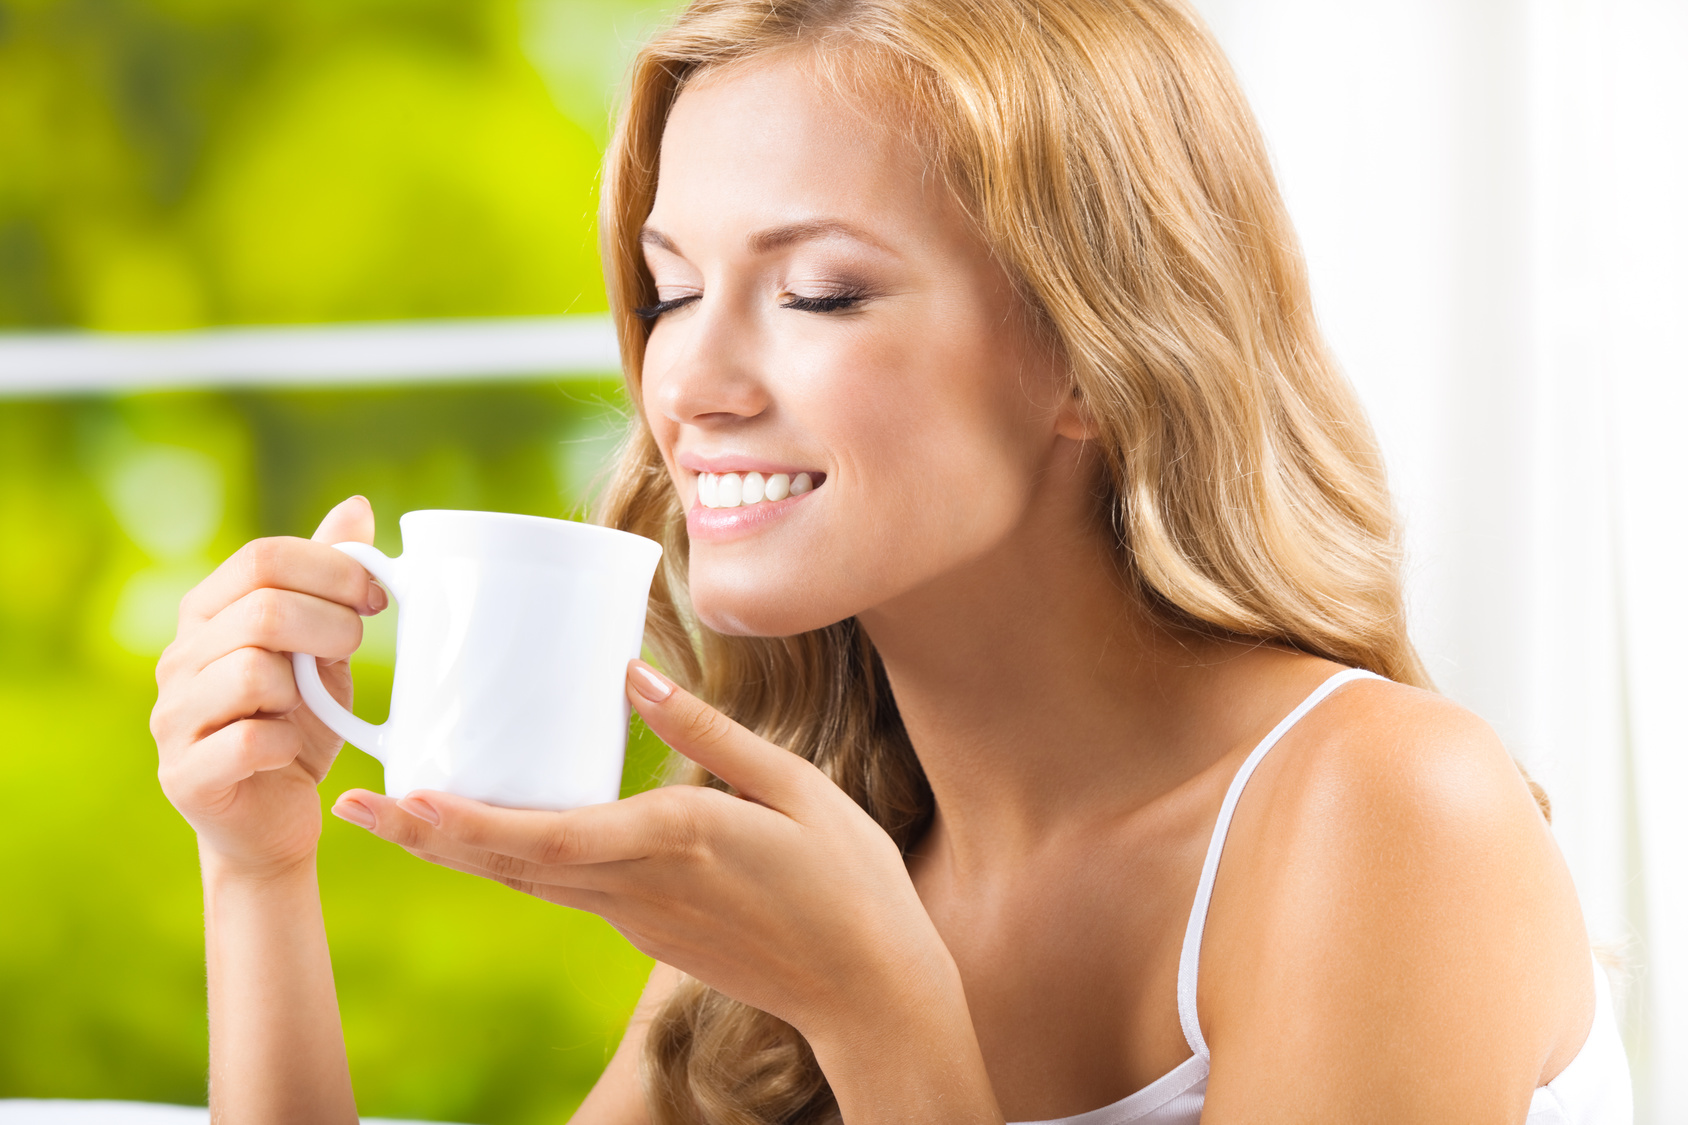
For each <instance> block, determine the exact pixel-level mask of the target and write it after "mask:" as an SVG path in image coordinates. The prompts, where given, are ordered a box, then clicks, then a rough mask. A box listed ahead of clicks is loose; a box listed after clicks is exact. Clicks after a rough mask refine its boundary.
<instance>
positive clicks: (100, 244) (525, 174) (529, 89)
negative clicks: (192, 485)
mask: <svg viewBox="0 0 1688 1125" xmlns="http://www.w3.org/2000/svg"><path fill="white" fill-rule="evenodd" d="M664 10H665V8H664V6H663V5H660V4H658V5H652V4H649V3H640V2H637V0H526V2H524V3H518V2H517V0H294V2H292V3H287V4H274V3H265V2H263V0H4V2H0V326H6V325H11V326H44V325H71V324H74V325H81V326H84V327H89V328H106V329H154V328H186V327H193V326H197V325H201V324H208V323H245V322H294V321H317V320H358V319H385V318H402V317H420V316H478V315H516V314H538V313H560V312H569V311H592V310H599V309H602V308H603V307H604V296H603V287H602V284H601V281H600V278H599V273H598V268H597V252H596V234H595V228H594V223H593V215H594V212H595V206H596V204H595V185H596V179H597V171H598V161H599V151H600V148H601V146H602V142H603V139H604V136H605V134H606V133H607V127H608V120H609V116H608V115H609V102H610V94H611V91H612V90H613V88H614V82H615V81H616V80H617V79H618V78H619V75H620V72H621V70H622V67H623V65H624V63H625V60H626V58H627V56H628V54H629V52H630V48H631V46H632V45H633V44H634V43H636V41H637V40H638V39H639V38H641V37H642V36H643V35H644V33H645V32H646V31H647V30H648V29H649V28H650V27H651V26H652V25H654V24H655V22H656V21H657V20H659V19H660V18H661V16H662V14H663V12H664Z"/></svg>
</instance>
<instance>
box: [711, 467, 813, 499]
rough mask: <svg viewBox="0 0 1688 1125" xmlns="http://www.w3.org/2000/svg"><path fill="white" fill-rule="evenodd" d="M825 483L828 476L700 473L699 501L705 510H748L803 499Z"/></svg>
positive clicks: (810, 474)
mask: <svg viewBox="0 0 1688 1125" xmlns="http://www.w3.org/2000/svg"><path fill="white" fill-rule="evenodd" d="M824 483H826V474H825V473H798V474H797V475H796V476H791V475H789V474H786V473H770V474H768V475H763V474H762V473H699V474H698V475H697V499H698V503H700V504H702V505H703V506H704V507H705V508H745V507H749V506H751V505H753V504H767V503H777V502H779V501H781V500H784V499H786V498H788V497H792V496H801V495H803V494H804V493H805V492H813V491H814V490H815V489H817V488H819V487H820V486H821V485H822V484H824Z"/></svg>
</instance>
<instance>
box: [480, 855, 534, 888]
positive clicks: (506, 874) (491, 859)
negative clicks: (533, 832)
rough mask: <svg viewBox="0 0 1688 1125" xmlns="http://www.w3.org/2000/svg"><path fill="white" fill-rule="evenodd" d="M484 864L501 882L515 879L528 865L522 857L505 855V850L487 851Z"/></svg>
mask: <svg viewBox="0 0 1688 1125" xmlns="http://www.w3.org/2000/svg"><path fill="white" fill-rule="evenodd" d="M482 866H483V867H485V868H486V870H487V872H488V873H489V874H491V875H492V877H493V878H495V879H497V880H498V881H499V882H505V881H506V880H510V879H514V878H516V877H517V876H519V875H521V874H523V873H524V871H525V870H526V865H525V864H523V862H522V861H521V860H520V859H517V858H516V857H515V856H513V855H505V854H504V853H503V852H488V853H486V858H485V861H484V862H483V863H482Z"/></svg>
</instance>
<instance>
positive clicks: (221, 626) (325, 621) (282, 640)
mask: <svg viewBox="0 0 1688 1125" xmlns="http://www.w3.org/2000/svg"><path fill="white" fill-rule="evenodd" d="M336 553H338V552H336ZM362 642H363V619H362V618H360V617H359V616H358V615H357V612H356V611H355V610H352V609H349V608H347V607H346V606H344V605H341V604H340V603H338V602H332V601H328V600H326V599H324V598H318V597H314V596H312V595H310V594H300V593H296V592H295V591H293V590H275V589H264V590H253V591H252V592H251V593H249V594H247V595H246V596H245V597H243V598H241V599H240V600H239V601H237V602H235V603H234V604H233V605H231V606H229V607H228V608H227V609H225V610H223V611H222V612H221V613H219V614H217V616H216V617H213V618H212V619H211V620H210V621H208V622H206V623H205V625H204V626H203V627H202V628H200V629H199V630H198V631H197V632H195V633H194V634H193V635H191V636H189V637H186V638H184V639H183V640H182V642H181V643H180V644H179V645H176V646H174V647H173V650H172V652H171V653H170V657H169V659H170V664H171V675H175V674H179V673H181V672H184V671H185V672H187V673H190V674H198V673H199V672H200V671H202V670H203V669H205V668H206V667H208V666H210V664H211V663H212V662H213V661H216V660H220V659H222V658H223V657H225V656H227V655H228V654H229V653H231V652H234V651H235V650H236V649H242V648H261V649H266V650H268V651H270V652H308V653H310V654H311V655H312V656H321V657H326V658H327V659H329V660H343V659H345V658H346V657H349V656H350V655H351V654H352V653H353V652H355V651H357V647H358V645H359V644H361V643H362Z"/></svg>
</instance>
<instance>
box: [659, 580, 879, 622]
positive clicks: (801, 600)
mask: <svg viewBox="0 0 1688 1125" xmlns="http://www.w3.org/2000/svg"><path fill="white" fill-rule="evenodd" d="M760 577H761V576H760V575H746V576H743V577H741V578H740V579H739V580H738V581H711V580H710V578H709V577H708V576H704V575H700V574H698V573H697V572H696V570H695V569H694V571H693V574H692V577H691V582H690V586H691V598H692V611H693V612H694V613H695V614H697V619H698V621H699V622H700V623H702V624H703V625H705V626H707V627H708V628H710V629H713V630H714V631H715V632H717V633H721V634H724V635H726V636H729V637H792V636H796V635H797V634H799V633H808V632H812V631H813V630H815V629H824V628H826V627H827V626H828V625H836V624H837V623H838V622H840V621H842V620H844V619H845V618H847V617H853V616H854V615H855V613H856V609H855V608H854V607H845V606H841V605H833V604H829V603H830V599H820V598H816V597H815V596H814V593H815V591H813V590H812V589H810V588H808V587H809V586H810V584H809V583H792V584H787V585H786V586H784V588H775V589H770V586H773V585H775V584H773V583H766V582H762V581H759V579H760Z"/></svg>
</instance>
